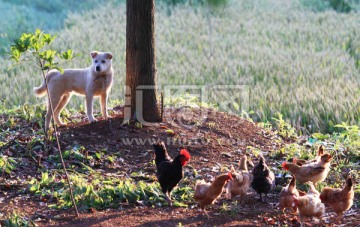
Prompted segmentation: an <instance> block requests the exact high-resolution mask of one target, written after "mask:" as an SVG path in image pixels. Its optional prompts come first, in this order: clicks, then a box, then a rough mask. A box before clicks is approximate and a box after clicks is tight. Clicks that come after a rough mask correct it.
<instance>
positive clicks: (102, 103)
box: [100, 93, 109, 120]
mask: <svg viewBox="0 0 360 227" xmlns="http://www.w3.org/2000/svg"><path fill="white" fill-rule="evenodd" d="M100 106H101V114H102V116H103V117H104V118H105V120H107V119H108V118H109V115H108V114H107V93H103V94H101V96H100Z"/></svg>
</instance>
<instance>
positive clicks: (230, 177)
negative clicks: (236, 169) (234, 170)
mask: <svg viewBox="0 0 360 227" xmlns="http://www.w3.org/2000/svg"><path fill="white" fill-rule="evenodd" d="M228 176H229V179H230V180H232V179H233V177H232V174H231V172H228Z"/></svg>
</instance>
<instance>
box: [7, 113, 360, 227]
mask: <svg viewBox="0 0 360 227" xmlns="http://www.w3.org/2000/svg"><path fill="white" fill-rule="evenodd" d="M184 116H185V117H184ZM82 117H83V116H82ZM112 117H113V118H112V119H110V120H107V121H105V120H100V121H98V122H97V123H94V124H88V123H86V121H84V120H81V118H80V117H79V116H78V117H75V118H74V120H76V121H80V123H69V124H68V126H67V127H63V128H60V129H59V131H60V133H59V134H60V141H61V147H62V149H66V148H67V147H72V146H74V145H75V144H78V145H82V146H84V147H85V149H86V150H87V151H89V152H92V151H94V152H95V151H97V150H101V149H105V150H106V151H107V152H110V153H117V154H120V157H121V160H120V161H119V160H116V162H115V163H114V165H112V166H109V167H105V166H96V165H95V166H94V167H93V168H94V169H97V170H98V171H103V172H111V173H115V172H116V173H119V174H121V175H123V176H129V175H130V173H132V172H139V171H142V172H145V173H146V174H149V175H155V171H156V169H155V166H154V165H153V164H152V162H151V160H153V157H154V154H153V149H152V141H156V140H163V141H165V143H166V144H167V148H168V151H169V154H170V156H172V157H174V156H175V155H177V154H178V152H179V149H181V148H186V149H188V150H189V152H190V154H191V155H192V158H191V161H190V162H189V163H188V165H187V166H186V167H185V168H184V171H185V175H186V173H187V172H190V171H191V170H192V169H196V170H197V171H198V173H199V174H200V175H201V176H202V177H203V178H205V179H207V180H208V179H209V178H211V177H214V176H216V175H218V174H220V172H221V171H223V170H221V168H220V167H221V166H230V165H237V163H238V160H239V157H240V155H241V154H243V153H245V152H246V151H248V152H249V149H253V148H259V149H260V150H261V151H262V152H263V154H264V155H265V156H266V157H270V155H269V154H271V153H272V152H275V151H276V150H278V149H280V148H281V147H282V146H283V145H284V144H285V143H288V142H293V141H286V140H284V139H281V138H279V137H278V136H277V135H276V134H273V133H272V132H271V131H265V130H264V129H262V128H260V127H258V126H257V124H256V123H252V122H249V121H247V120H245V119H243V118H240V117H238V116H235V115H231V114H228V113H222V112H216V111H214V110H211V109H193V108H186V107H184V108H180V109H170V108H169V109H167V110H166V113H165V119H164V122H163V123H155V124H151V125H142V126H141V125H135V124H132V123H130V124H125V125H124V124H123V118H122V108H115V109H114V114H113V115H112ZM3 118H5V116H3ZM18 124H21V128H27V127H28V128H30V129H25V130H26V132H27V133H29V131H31V130H34V128H35V131H36V124H35V126H34V124H30V123H28V122H25V121H21V120H19V122H18ZM184 125H186V126H184ZM20 130H21V129H20ZM170 130H171V131H170ZM25 134H26V133H24V135H25ZM22 140H23V142H21V141H22ZM15 141H16V140H14V143H15ZM18 141H20V142H17V143H19V144H22V145H23V146H25V144H26V138H21V137H19V138H18ZM129 141H132V143H131V144H129ZM139 141H142V142H139ZM143 141H145V142H143ZM54 145H55V144H54ZM249 146H251V147H253V148H248V147H249ZM54 147H55V146H54ZM6 152H8V153H10V155H12V156H16V152H20V151H15V150H12V149H11V146H9V148H8V149H7V150H6ZM22 152H23V151H22ZM56 152H57V150H56V148H53V151H50V152H48V153H45V152H43V151H42V150H41V149H40V150H39V152H38V153H37V154H38V155H39V156H41V159H35V160H34V159H33V158H30V156H29V158H27V159H26V158H23V161H24V165H22V166H18V167H17V169H16V170H14V172H13V173H12V174H11V175H10V176H7V177H2V178H0V214H3V216H6V214H9V213H11V212H12V211H17V212H18V213H21V214H24V215H25V216H27V217H31V218H32V220H34V221H35V223H36V224H37V225H38V226H177V225H186V226H215V225H216V226H269V225H274V226H275V225H276V226H285V225H288V226H300V224H299V222H298V217H297V214H295V213H291V212H289V211H286V212H282V211H280V210H279V209H278V208H277V206H276V204H277V202H278V198H277V194H278V193H279V191H280V189H281V186H285V185H286V183H287V182H286V179H283V178H279V179H277V187H276V188H275V189H274V190H273V191H272V192H271V193H270V194H269V195H268V199H267V202H266V203H264V202H261V201H259V197H258V195H257V194H256V193H255V192H254V191H249V192H248V194H247V196H245V198H244V199H243V200H242V201H239V202H238V205H236V206H232V208H231V209H224V206H225V205H226V204H227V205H229V204H232V202H233V201H231V200H230V199H228V198H226V196H225V195H224V194H223V195H222V196H221V198H220V199H219V200H218V201H217V202H216V203H215V204H214V205H212V206H210V207H209V208H208V209H207V210H208V213H209V215H210V219H208V218H207V217H206V216H205V215H204V214H203V212H202V211H200V210H199V209H198V207H197V206H196V204H195V203H192V204H188V208H176V207H156V206H154V207H150V206H144V205H142V204H119V208H117V209H107V210H95V209H92V210H81V212H80V217H79V218H77V217H75V215H74V211H73V210H72V209H68V210H55V209H49V208H48V207H47V204H46V202H43V201H41V200H40V199H39V198H38V197H33V196H31V194H30V193H28V192H26V190H21V189H22V186H21V184H20V183H18V182H23V181H24V180H25V179H27V178H29V177H33V176H39V166H38V164H39V163H40V164H42V165H45V166H46V165H47V164H48V163H46V161H45V160H46V157H47V156H48V155H51V154H54V153H56ZM8 155H9V154H8ZM250 155H251V156H252V157H253V158H252V161H253V162H254V163H255V164H256V162H257V159H256V158H255V156H253V155H252V153H250ZM267 160H268V165H269V166H272V167H275V168H274V170H275V172H276V170H277V169H276V167H278V162H276V161H275V160H272V159H270V158H268V159H267ZM67 164H68V163H67ZM215 167H216V168H215ZM250 170H251V167H250ZM129 177H130V176H129ZM4 182H5V183H4ZM12 182H13V183H12ZM14 182H16V183H14ZM17 184H20V185H17ZM224 204H225V205H224ZM332 216H334V213H333V212H331V210H329V209H328V208H327V216H326V217H325V223H327V224H325V225H327V226H330V224H329V223H330V222H331V220H332V218H333V217H332ZM1 218H2V217H0V219H1ZM314 223H316V222H314V221H309V222H308V225H309V226H311V225H315V224H314ZM354 223H360V215H359V209H358V208H357V207H355V206H353V208H352V210H351V211H349V212H348V213H347V216H346V218H344V220H343V221H342V222H341V224H343V225H345V226H354Z"/></svg>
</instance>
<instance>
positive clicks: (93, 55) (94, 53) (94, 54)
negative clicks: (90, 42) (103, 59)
mask: <svg viewBox="0 0 360 227" xmlns="http://www.w3.org/2000/svg"><path fill="white" fill-rule="evenodd" d="M90 55H91V57H92V58H94V57H96V55H98V52H97V51H92V52H90Z"/></svg>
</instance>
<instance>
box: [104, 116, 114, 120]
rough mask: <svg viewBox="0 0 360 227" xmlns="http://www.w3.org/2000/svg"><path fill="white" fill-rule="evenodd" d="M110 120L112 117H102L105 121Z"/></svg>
mask: <svg viewBox="0 0 360 227" xmlns="http://www.w3.org/2000/svg"><path fill="white" fill-rule="evenodd" d="M111 118H112V116H109V115H106V116H104V119H105V120H109V119H111Z"/></svg>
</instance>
